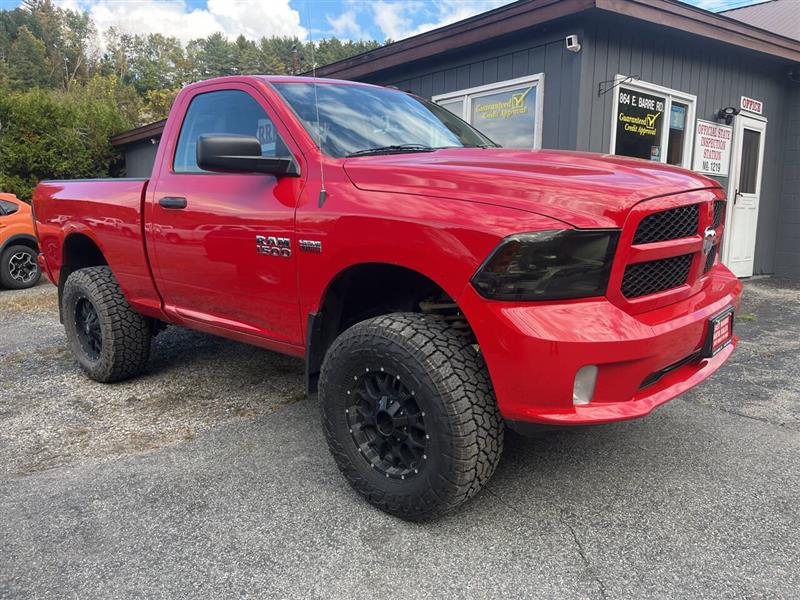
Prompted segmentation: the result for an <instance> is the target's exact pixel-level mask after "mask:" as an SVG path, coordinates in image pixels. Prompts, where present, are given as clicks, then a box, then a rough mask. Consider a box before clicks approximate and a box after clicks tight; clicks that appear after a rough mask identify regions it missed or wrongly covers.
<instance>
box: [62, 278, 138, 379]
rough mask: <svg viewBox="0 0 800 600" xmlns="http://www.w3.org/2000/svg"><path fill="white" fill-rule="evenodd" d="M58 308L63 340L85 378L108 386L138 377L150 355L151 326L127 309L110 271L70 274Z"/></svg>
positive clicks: (126, 304) (125, 301) (128, 306)
mask: <svg viewBox="0 0 800 600" xmlns="http://www.w3.org/2000/svg"><path fill="white" fill-rule="evenodd" d="M61 307H62V315H63V317H64V328H65V330H66V332H67V340H68V341H69V344H70V347H71V348H72V352H73V354H74V355H75V357H76V358H77V359H78V363H79V364H80V366H81V368H82V369H83V370H84V371H85V372H86V374H87V375H88V376H89V377H91V378H92V379H94V380H95V381H100V382H103V383H110V382H112V381H120V380H122V379H127V378H129V377H133V376H134V375H137V374H138V373H140V372H141V370H142V369H143V368H144V365H145V363H146V362H147V359H148V357H149V356H150V342H151V340H152V321H151V319H148V318H147V317H144V316H142V315H140V314H139V313H137V312H135V311H134V310H133V309H132V308H131V307H130V305H129V304H128V302H127V300H125V296H123V294H122V291H121V290H120V288H119V284H118V283H117V280H116V279H115V278H114V275H113V274H112V273H111V269H109V268H108V267H90V268H87V269H80V270H78V271H75V272H73V273H72V274H70V276H69V278H68V279H67V281H66V283H65V284H64V292H63V294H62V299H61Z"/></svg>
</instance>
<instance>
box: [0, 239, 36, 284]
mask: <svg viewBox="0 0 800 600" xmlns="http://www.w3.org/2000/svg"><path fill="white" fill-rule="evenodd" d="M41 276H42V270H41V269H40V268H39V260H38V252H36V250H34V249H33V248H30V247H28V246H20V245H17V246H9V247H8V248H6V249H5V250H4V251H3V255H2V256H0V283H2V284H3V287H7V288H9V289H12V290H23V289H25V288H31V287H33V286H35V285H36V284H37V283H39V278H40V277H41Z"/></svg>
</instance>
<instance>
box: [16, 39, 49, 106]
mask: <svg viewBox="0 0 800 600" xmlns="http://www.w3.org/2000/svg"><path fill="white" fill-rule="evenodd" d="M8 78H9V82H10V83H11V87H12V88H13V89H23V90H26V89H29V88H34V87H40V86H45V85H47V84H48V83H49V80H50V76H49V71H48V68H47V54H46V53H45V48H44V42H42V41H41V40H40V39H37V38H36V37H35V36H34V35H33V34H32V33H31V32H30V30H29V29H28V28H27V27H25V26H24V25H23V26H22V27H20V28H19V29H18V30H17V39H15V40H14V43H13V44H11V46H10V47H9V49H8Z"/></svg>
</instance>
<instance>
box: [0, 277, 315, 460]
mask: <svg viewBox="0 0 800 600" xmlns="http://www.w3.org/2000/svg"><path fill="white" fill-rule="evenodd" d="M57 302H58V300H57V292H56V288H55V287H54V286H52V285H49V284H41V285H39V286H37V287H36V288H34V289H32V290H28V291H2V292H0V314H2V315H3V321H4V324H3V330H2V335H0V373H2V379H3V382H4V383H3V399H2V400H0V422H2V428H1V429H0V473H5V474H7V475H21V474H27V473H33V472H35V471H39V470H42V469H48V468H53V467H58V466H62V465H66V464H69V463H70V462H73V461H75V460H79V459H82V458H86V457H97V458H104V459H105V458H111V457H115V456H120V455H124V454H130V453H137V452H146V451H150V450H155V449H157V448H160V447H162V446H164V445H167V444H171V443H175V442H177V441H181V440H190V439H193V438H194V437H195V435H197V433H198V432H201V431H203V430H206V429H208V428H209V427H212V426H214V425H215V424H218V423H220V422H223V421H225V420H227V419H231V418H236V417H247V418H252V417H257V416H260V415H264V414H267V413H269V412H271V411H273V410H275V409H277V408H280V407H281V406H284V405H286V404H290V403H293V402H298V401H300V400H303V399H304V398H305V390H304V387H303V381H302V377H303V363H302V362H301V361H299V360H296V359H293V358H289V357H285V356H282V355H279V354H274V353H271V352H266V351H263V350H259V349H257V348H252V347H250V346H245V345H242V344H237V343H235V342H229V341H227V340H223V339H221V338H217V337H212V336H208V335H204V334H201V333H196V332H193V331H189V330H186V329H182V328H178V327H170V328H168V329H167V330H166V331H164V332H162V333H160V334H159V335H158V336H157V337H156V339H155V342H154V344H153V350H152V354H151V358H150V362H149V364H148V369H147V373H146V374H145V375H144V376H143V377H139V378H136V379H134V380H131V381H126V382H122V383H118V384H113V385H103V384H100V383H96V382H94V381H91V380H89V379H88V378H87V377H85V376H84V375H83V373H82V372H81V371H80V370H79V369H78V368H77V366H76V363H75V361H74V360H73V358H72V355H71V354H70V351H69V349H68V348H67V343H66V337H65V336H64V330H63V329H62V327H61V324H60V323H59V322H58V308H57V306H58V305H57Z"/></svg>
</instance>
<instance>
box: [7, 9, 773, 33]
mask: <svg viewBox="0 0 800 600" xmlns="http://www.w3.org/2000/svg"><path fill="white" fill-rule="evenodd" d="M54 1H55V2H56V3H57V4H59V5H61V6H64V7H67V8H73V9H81V10H87V11H89V13H90V14H91V15H92V17H93V18H94V20H95V22H96V23H97V24H98V26H99V28H100V29H101V30H103V29H105V28H107V27H109V26H112V25H113V26H116V27H118V28H119V29H121V30H125V31H128V32H130V33H156V32H158V33H164V34H168V35H174V36H176V37H178V38H179V39H181V40H182V41H184V42H185V41H188V40H189V39H192V38H197V37H204V36H206V35H209V34H210V33H213V32H214V31H222V32H223V33H225V34H226V35H227V36H229V37H236V36H237V35H239V34H240V33H241V34H244V35H245V37H249V38H259V37H261V36H263V35H267V36H269V35H296V36H298V37H300V38H302V39H319V38H321V37H330V36H334V35H335V36H337V37H340V38H345V39H366V38H369V39H377V40H380V41H383V40H385V39H387V38H391V39H393V40H399V39H403V38H405V37H409V36H411V35H414V34H417V33H421V32H423V31H427V30H430V29H434V28H436V27H441V26H443V25H447V24H449V23H453V22H455V21H458V20H461V19H464V18H466V17H469V16H472V15H475V14H478V13H481V12H484V11H486V10H490V9H492V8H496V7H498V6H501V5H503V4H508V3H509V2H510V0H54ZM756 1H757V0H689V4H693V5H695V6H700V7H702V8H705V9H707V10H713V11H719V10H724V9H726V8H732V7H738V6H743V5H746V4H753V3H755V2H756ZM18 4H19V0H0V8H12V7H14V6H17V5H18Z"/></svg>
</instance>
